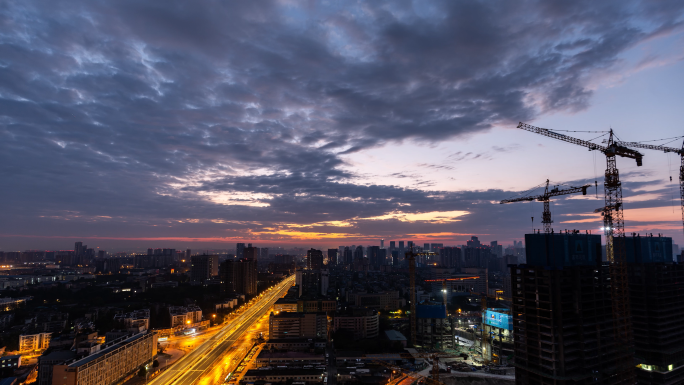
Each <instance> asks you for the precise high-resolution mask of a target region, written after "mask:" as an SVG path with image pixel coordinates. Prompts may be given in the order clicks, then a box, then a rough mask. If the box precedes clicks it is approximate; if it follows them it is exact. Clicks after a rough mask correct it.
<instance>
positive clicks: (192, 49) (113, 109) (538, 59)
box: [0, 0, 682, 236]
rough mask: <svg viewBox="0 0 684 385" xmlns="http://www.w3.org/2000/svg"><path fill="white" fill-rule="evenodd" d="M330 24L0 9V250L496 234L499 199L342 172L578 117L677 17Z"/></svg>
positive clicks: (185, 12)
mask: <svg viewBox="0 0 684 385" xmlns="http://www.w3.org/2000/svg"><path fill="white" fill-rule="evenodd" d="M335 7H337V6H335V5H326V4H317V5H315V6H302V7H297V6H296V5H288V4H281V3H280V2H277V1H260V2H225V1H218V0H197V1H193V2H192V3H188V2H183V1H168V0H158V1H145V2H140V1H133V0H123V1H116V2H107V1H75V0H74V1H68V0H64V1H48V0H45V1H35V2H7V3H4V4H3V7H1V8H0V26H2V31H3V33H2V34H0V171H1V175H2V176H3V177H4V180H5V186H6V187H7V188H3V189H2V190H1V191H0V199H1V200H2V202H4V203H5V206H6V207H5V208H3V215H4V217H5V219H4V220H3V225H2V226H3V227H2V233H4V234H34V235H48V234H52V233H54V234H57V233H59V234H60V235H64V236H69V235H74V236H78V235H100V236H105V235H110V236H123V235H127V236H128V235H130V234H140V235H149V236H152V235H158V236H163V235H164V234H167V235H168V234H173V235H174V236H181V235H182V234H185V235H187V236H199V235H201V234H205V235H206V234H213V235H216V236H232V235H234V234H238V235H239V234H244V233H245V231H257V230H259V229H261V228H266V227H268V226H275V225H280V224H283V223H298V224H307V223H314V222H317V221H345V220H356V221H357V222H356V223H358V225H357V227H355V230H354V231H356V232H357V233H363V232H368V233H373V234H380V233H382V231H385V232H387V231H388V230H377V231H376V230H374V229H375V228H376V227H374V226H380V227H381V226H386V227H385V229H390V228H393V229H394V228H395V227H392V226H394V225H392V226H390V222H391V221H390V222H387V223H385V224H384V225H383V224H379V223H378V221H363V220H359V219H358V218H369V217H374V216H382V215H385V214H387V213H390V212H393V211H402V212H426V211H453V210H467V211H470V212H477V215H478V216H479V217H478V218H481V219H478V221H479V222H478V223H487V222H486V221H485V219H489V218H499V220H500V217H497V215H499V214H502V213H508V212H509V211H507V210H515V209H512V208H510V209H509V208H508V207H506V208H501V209H497V210H498V211H497V210H489V211H487V210H480V209H479V207H481V206H482V204H483V203H482V202H487V201H488V200H491V199H493V200H497V199H501V197H500V196H499V195H500V194H502V192H500V191H488V192H482V191H478V192H429V191H422V190H412V189H402V188H397V187H393V186H378V185H370V186H364V185H358V184H356V183H355V175H353V173H352V172H350V171H348V168H345V167H342V166H344V161H343V158H342V157H341V155H348V154H354V153H356V152H358V151H361V150H364V149H368V148H374V147H380V146H384V145H386V144H388V143H393V142H399V141H403V140H407V139H412V140H421V141H439V140H442V139H446V138H451V137H456V136H459V135H469V134H473V133H478V132H483V131H486V130H487V129H488V128H489V127H491V126H492V125H493V124H501V123H511V122H517V121H519V120H529V119H532V118H533V117H535V116H538V115H539V114H542V113H547V112H553V111H559V110H566V111H577V110H581V109H583V108H585V107H586V106H587V105H588V103H589V102H590V98H591V90H590V89H589V88H588V86H587V81H588V80H587V79H588V78H589V77H590V76H591V75H592V74H595V73H596V72H597V71H602V70H605V69H607V68H610V67H611V66H612V65H614V64H615V62H616V60H618V55H619V54H620V53H622V52H624V51H625V50H626V49H628V48H630V47H633V46H634V45H635V44H637V43H639V42H641V41H643V40H645V39H649V38H652V37H653V36H656V35H658V34H663V33H667V32H668V31H671V30H673V29H674V28H677V27H678V26H679V25H680V24H681V14H682V4H681V2H676V1H673V2H657V3H642V2H634V3H629V4H625V2H618V1H613V2H600V3H597V2H589V1H585V2H583V1H578V2H534V1H529V2H525V3H516V4H513V3H509V2H452V1H443V2H442V1H434V2H424V3H416V4H413V3H409V2H368V3H362V4H360V5H354V6H349V8H348V9H341V8H335ZM531 96H534V98H531ZM494 150H495V151H499V152H503V151H506V149H504V148H495V149H494ZM478 156H480V154H470V153H455V154H454V155H453V158H450V161H451V160H460V161H467V160H468V159H472V158H475V157H478ZM424 167H427V168H445V167H452V166H451V165H450V164H448V165H435V164H425V165H424ZM397 177H400V176H397ZM423 186H428V184H427V182H426V183H424V184H423ZM203 194H204V195H203ZM206 194H214V195H213V196H218V195H220V194H235V196H234V197H233V198H232V199H233V200H232V201H233V203H234V204H233V205H222V204H218V203H216V202H215V201H212V200H210V199H209V196H211V195H206ZM253 194H262V195H253ZM217 199H218V198H217ZM478 202H479V203H478ZM488 213H489V214H488ZM354 218H357V219H354ZM190 220H195V222H192V221H190ZM255 223H258V225H256V224H255ZM391 223H395V224H396V231H406V232H409V231H410V230H409V229H408V228H407V229H406V230H400V228H401V227H402V226H404V225H405V222H401V221H394V222H391ZM473 223H474V222H473ZM424 226H426V228H427V227H430V228H431V230H430V231H436V230H435V229H436V228H437V227H439V228H441V229H442V230H444V229H451V230H449V231H452V232H453V231H454V229H455V227H454V224H453V223H452V224H431V225H428V224H425V225H424ZM483 226H484V225H483ZM487 226H488V225H487ZM487 226H485V227H487ZM433 227H434V228H433ZM461 230H463V227H462V226H461ZM392 231H394V230H392ZM440 231H441V230H440ZM492 231H494V229H493V227H492Z"/></svg>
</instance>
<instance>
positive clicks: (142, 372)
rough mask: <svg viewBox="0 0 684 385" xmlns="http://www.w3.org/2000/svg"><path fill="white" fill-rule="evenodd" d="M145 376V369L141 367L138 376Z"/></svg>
mask: <svg viewBox="0 0 684 385" xmlns="http://www.w3.org/2000/svg"><path fill="white" fill-rule="evenodd" d="M146 374H147V369H145V367H144V366H141V367H140V370H138V376H140V377H145V375H146Z"/></svg>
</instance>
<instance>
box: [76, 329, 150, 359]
mask: <svg viewBox="0 0 684 385" xmlns="http://www.w3.org/2000/svg"><path fill="white" fill-rule="evenodd" d="M146 335H147V333H139V334H136V335H133V336H130V337H121V338H119V339H116V340H114V341H112V342H108V343H106V344H105V345H104V346H103V347H104V349H101V350H100V351H99V352H97V353H94V354H91V355H89V356H87V357H84V358H81V359H80V360H76V361H74V362H71V363H70V364H69V366H71V367H77V366H81V365H85V364H87V363H88V362H91V361H94V360H96V359H98V358H100V357H102V356H104V355H106V354H108V353H110V352H111V351H113V350H116V349H118V348H119V347H120V345H125V344H128V343H131V342H133V341H136V340H139V339H141V338H143V337H145V336H146Z"/></svg>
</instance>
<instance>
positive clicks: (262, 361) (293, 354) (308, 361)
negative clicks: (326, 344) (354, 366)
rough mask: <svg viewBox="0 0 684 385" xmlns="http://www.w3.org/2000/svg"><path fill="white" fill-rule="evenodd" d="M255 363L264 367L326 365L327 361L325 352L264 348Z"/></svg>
mask: <svg viewBox="0 0 684 385" xmlns="http://www.w3.org/2000/svg"><path fill="white" fill-rule="evenodd" d="M255 365H256V367H257V368H263V367H278V366H293V365H298V366H301V365H311V366H325V365H326V363H325V356H324V355H323V354H314V353H310V352H302V351H291V350H288V351H284V352H270V351H267V350H262V351H261V352H260V353H259V355H258V356H257V358H256V360H255Z"/></svg>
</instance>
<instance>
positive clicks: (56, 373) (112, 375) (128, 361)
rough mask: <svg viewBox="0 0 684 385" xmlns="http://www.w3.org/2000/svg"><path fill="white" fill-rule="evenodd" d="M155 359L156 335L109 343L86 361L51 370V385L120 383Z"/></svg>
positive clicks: (151, 333) (140, 334)
mask: <svg viewBox="0 0 684 385" xmlns="http://www.w3.org/2000/svg"><path fill="white" fill-rule="evenodd" d="M156 355H157V334H156V333H154V332H147V333H139V334H136V335H133V336H129V337H122V338H121V339H120V340H116V341H112V342H111V343H109V344H106V345H105V346H103V348H102V349H101V350H100V351H99V352H97V353H94V354H91V355H89V356H87V357H84V358H81V359H77V360H75V361H71V362H67V363H64V364H60V365H55V366H54V367H53V370H52V384H53V385H105V384H113V383H117V382H119V381H121V380H122V379H123V378H125V377H126V376H127V375H129V374H131V373H135V372H136V371H137V370H138V369H139V368H140V366H142V365H146V364H149V363H151V362H152V360H154V357H155V356H156Z"/></svg>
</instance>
